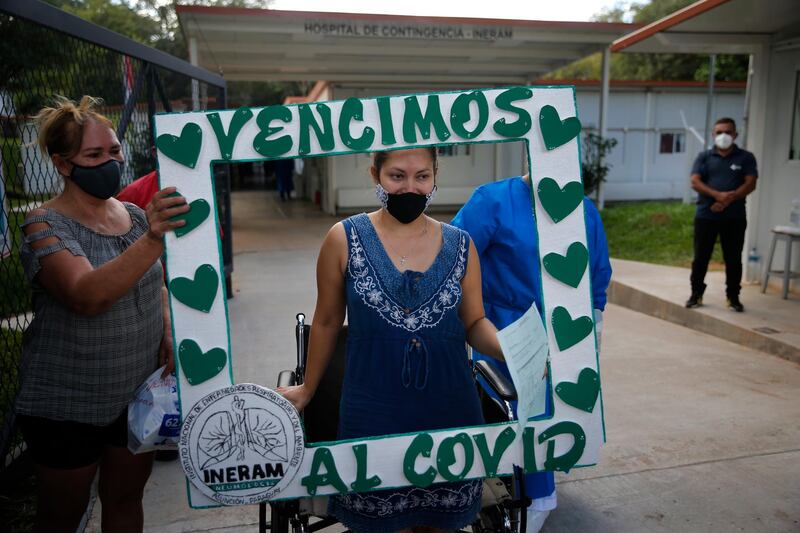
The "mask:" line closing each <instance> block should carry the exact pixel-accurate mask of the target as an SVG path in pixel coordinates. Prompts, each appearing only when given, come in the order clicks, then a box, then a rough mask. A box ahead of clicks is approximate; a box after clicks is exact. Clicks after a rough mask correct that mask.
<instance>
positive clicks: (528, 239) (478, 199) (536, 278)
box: [452, 177, 611, 510]
mask: <svg viewBox="0 0 800 533" xmlns="http://www.w3.org/2000/svg"><path fill="white" fill-rule="evenodd" d="M583 205H584V209H585V213H586V234H587V240H588V243H587V244H588V248H589V270H590V275H591V286H592V303H593V307H594V308H595V309H599V310H601V311H602V310H603V309H605V306H606V289H607V288H608V283H609V281H610V280H611V263H610V262H609V259H608V243H607V242H606V235H605V232H604V231H603V223H602V221H601V220H600V213H599V212H598V211H597V208H595V206H594V204H593V203H592V202H591V201H590V200H589V199H588V198H584V201H583ZM452 224H453V225H454V226H457V227H459V228H461V229H464V230H466V231H467V233H469V234H470V236H471V237H472V241H473V242H474V243H475V248H477V250H478V254H479V255H480V261H481V276H482V283H483V304H484V308H485V310H486V317H487V318H488V319H489V320H491V321H492V323H493V324H494V325H495V326H497V329H503V328H504V327H506V326H508V325H509V324H511V323H512V322H514V321H515V320H517V319H518V318H519V317H521V316H522V315H523V314H524V313H525V312H526V311H527V310H528V309H529V308H530V306H531V304H532V303H534V302H536V307H537V308H538V309H539V313H540V314H541V313H542V306H541V302H542V280H541V272H540V269H539V261H538V257H539V242H538V239H537V237H536V231H535V230H536V227H535V221H534V217H533V209H532V206H531V188H530V184H529V183H528V182H527V181H525V180H523V179H522V178H521V177H515V178H508V179H504V180H501V181H497V182H494V183H487V184H486V185H482V186H480V187H478V188H477V189H476V190H475V192H474V193H473V194H472V197H470V199H469V201H468V202H467V203H466V204H465V205H464V207H462V208H461V210H460V211H459V212H458V213H457V214H456V216H455V218H454V219H453V221H452ZM473 357H474V359H475V360H479V359H484V360H487V361H488V362H489V363H490V364H492V365H494V366H495V367H497V368H498V369H499V370H500V371H501V372H503V373H504V374H505V375H506V376H508V377H509V379H510V377H511V376H510V374H509V373H508V367H506V365H505V364H504V363H501V362H499V361H497V360H495V359H492V358H491V357H488V356H486V355H484V354H481V353H478V352H473ZM549 395H550V391H549V390H548V398H547V402H546V404H547V405H548V411H547V412H546V413H545V415H546V416H550V415H552V413H551V412H550V411H549V406H550V404H551V403H552V402H551V400H550V398H549ZM525 491H526V493H527V495H528V497H530V498H533V499H539V498H547V497H548V496H551V495H553V496H554V492H555V477H554V475H553V472H541V473H535V474H528V475H526V476H525ZM551 508H552V507H551ZM542 510H545V509H542Z"/></svg>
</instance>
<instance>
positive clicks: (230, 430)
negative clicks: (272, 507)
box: [179, 383, 305, 505]
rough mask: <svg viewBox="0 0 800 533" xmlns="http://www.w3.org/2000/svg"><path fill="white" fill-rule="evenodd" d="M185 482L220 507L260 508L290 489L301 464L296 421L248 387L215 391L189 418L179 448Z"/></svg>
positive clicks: (273, 399) (279, 402) (278, 399)
mask: <svg viewBox="0 0 800 533" xmlns="http://www.w3.org/2000/svg"><path fill="white" fill-rule="evenodd" d="M179 450H180V456H181V466H182V467H183V470H184V472H185V473H186V477H187V478H188V479H189V480H190V481H191V482H192V483H193V484H194V485H195V486H196V487H197V488H199V489H200V490H201V491H202V492H203V493H204V494H205V495H207V496H208V497H210V498H211V499H213V500H215V501H217V502H219V503H221V504H224V505H246V504H252V503H259V502H262V501H264V500H267V499H269V498H273V497H275V496H277V495H278V494H279V493H280V491H281V490H282V489H284V488H285V487H286V486H288V485H289V483H291V481H292V479H293V478H294V476H295V475H296V474H297V471H298V470H299V468H300V464H301V463H302V461H303V452H304V450H305V442H304V439H303V429H302V426H301V424H300V417H299V416H298V414H297V411H296V410H295V409H294V407H293V406H292V405H291V404H290V403H289V402H288V401H287V400H286V399H285V398H284V397H283V396H281V395H280V394H278V393H276V392H274V391H272V390H270V389H266V388H264V387H261V386H259V385H254V384H251V383H241V384H238V385H234V386H232V387H226V388H224V389H219V390H216V391H214V392H212V393H211V394H209V395H207V396H205V397H204V398H202V399H201V400H200V401H199V402H197V403H196V404H195V405H194V407H192V409H191V410H190V411H189V412H188V414H187V415H186V417H185V420H184V423H183V427H182V429H181V438H180V444H179Z"/></svg>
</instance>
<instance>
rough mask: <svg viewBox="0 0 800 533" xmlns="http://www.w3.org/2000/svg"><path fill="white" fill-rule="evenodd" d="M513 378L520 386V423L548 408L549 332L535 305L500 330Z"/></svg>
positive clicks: (518, 401) (505, 355)
mask: <svg viewBox="0 0 800 533" xmlns="http://www.w3.org/2000/svg"><path fill="white" fill-rule="evenodd" d="M497 339H498V340H499V341H500V347H501V348H502V349H503V356H504V357H505V360H506V364H507V365H508V370H509V372H510V373H511V379H512V380H513V381H514V387H515V388H516V389H517V418H518V419H519V421H520V425H524V424H525V422H526V421H527V420H528V419H529V418H530V417H533V416H539V415H541V414H543V413H544V410H545V393H546V390H547V377H546V376H545V369H546V368H547V355H548V353H549V348H548V345H547V332H546V331H545V329H544V324H542V318H541V317H540V316H539V311H537V310H536V304H534V305H531V308H530V309H528V311H526V312H525V314H524V315H522V316H521V317H520V318H518V319H517V320H516V321H514V322H512V323H511V324H509V325H508V326H507V327H505V328H503V329H501V330H500V331H498V332H497Z"/></svg>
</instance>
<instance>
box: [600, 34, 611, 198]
mask: <svg viewBox="0 0 800 533" xmlns="http://www.w3.org/2000/svg"><path fill="white" fill-rule="evenodd" d="M610 72H611V48H606V49H605V50H603V64H602V74H601V78H600V86H601V89H600V115H599V116H600V119H599V124H598V129H599V130H600V137H602V138H603V139H605V138H606V135H608V100H609V86H610V83H611V80H610V79H609V78H610V77H611V76H610ZM605 203H606V194H605V188H604V187H603V184H602V183H598V184H597V208H598V209H603V207H605Z"/></svg>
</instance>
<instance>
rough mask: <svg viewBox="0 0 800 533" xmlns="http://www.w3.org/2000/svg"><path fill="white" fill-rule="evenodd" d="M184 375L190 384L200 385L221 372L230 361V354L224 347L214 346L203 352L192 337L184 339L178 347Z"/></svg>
mask: <svg viewBox="0 0 800 533" xmlns="http://www.w3.org/2000/svg"><path fill="white" fill-rule="evenodd" d="M178 361H180V365H181V370H182V371H183V375H184V376H186V381H188V382H189V384H190V385H200V384H201V383H203V382H204V381H208V380H209V379H211V378H213V377H214V376H216V375H217V374H219V373H220V372H221V371H222V369H223V368H225V364H226V363H227V362H228V355H227V354H226V353H225V350H223V349H222V348H212V349H210V350H209V351H207V352H205V353H203V351H202V350H201V349H200V346H198V345H197V343H196V342H195V341H193V340H192V339H184V340H183V341H181V345H180V347H179V348H178Z"/></svg>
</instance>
